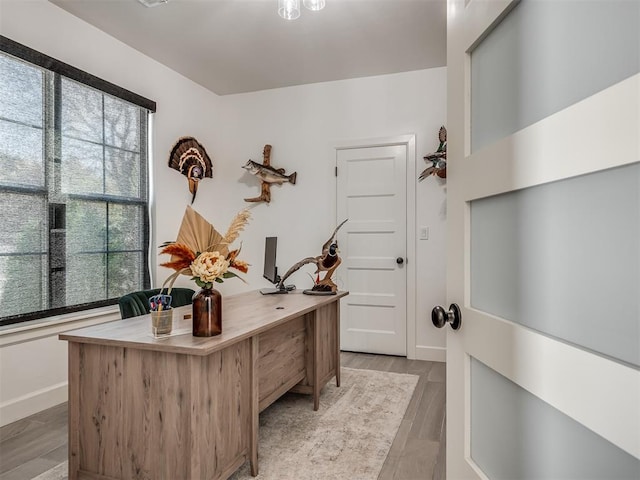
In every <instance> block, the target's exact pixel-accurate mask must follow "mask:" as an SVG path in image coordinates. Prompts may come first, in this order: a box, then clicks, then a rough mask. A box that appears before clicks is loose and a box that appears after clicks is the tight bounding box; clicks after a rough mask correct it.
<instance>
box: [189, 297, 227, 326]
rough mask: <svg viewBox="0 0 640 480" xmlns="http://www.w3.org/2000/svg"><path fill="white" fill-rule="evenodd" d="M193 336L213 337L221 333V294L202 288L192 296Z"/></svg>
mask: <svg viewBox="0 0 640 480" xmlns="http://www.w3.org/2000/svg"><path fill="white" fill-rule="evenodd" d="M192 311H193V336H194V337H213V336H215V335H220V334H221V333H222V295H221V294H220V292H219V291H218V290H216V289H215V288H203V289H202V290H200V291H199V292H196V294H195V295H194V296H193V303H192Z"/></svg>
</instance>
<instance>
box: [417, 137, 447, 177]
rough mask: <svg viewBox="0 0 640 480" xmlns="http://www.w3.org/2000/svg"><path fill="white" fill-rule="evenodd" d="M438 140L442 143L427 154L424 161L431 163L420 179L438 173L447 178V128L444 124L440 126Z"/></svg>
mask: <svg viewBox="0 0 640 480" xmlns="http://www.w3.org/2000/svg"><path fill="white" fill-rule="evenodd" d="M438 140H439V142H440V144H439V145H438V149H437V150H436V151H435V152H433V153H430V154H428V155H426V156H425V157H423V158H424V161H425V162H427V164H429V163H431V165H429V166H428V167H427V168H426V169H425V170H423V172H422V173H421V174H420V176H419V177H418V180H420V181H422V180H424V179H425V178H427V177H428V176H429V175H436V176H438V177H440V178H447V129H446V128H444V125H443V126H442V127H440V131H439V132H438Z"/></svg>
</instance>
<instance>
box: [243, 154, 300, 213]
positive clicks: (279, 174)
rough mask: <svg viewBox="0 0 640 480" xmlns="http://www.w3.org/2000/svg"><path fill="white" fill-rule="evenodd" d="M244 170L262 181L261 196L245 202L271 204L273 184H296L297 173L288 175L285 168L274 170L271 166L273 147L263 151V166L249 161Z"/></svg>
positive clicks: (246, 199) (247, 199)
mask: <svg viewBox="0 0 640 480" xmlns="http://www.w3.org/2000/svg"><path fill="white" fill-rule="evenodd" d="M242 168H244V169H245V170H247V171H248V172H249V173H250V174H252V175H255V176H256V177H258V178H259V179H260V180H261V181H262V185H261V192H260V196H259V197H253V198H245V199H244V201H245V202H267V203H269V202H270V201H271V184H272V183H277V184H278V185H282V184H283V183H285V182H289V183H290V184H291V185H295V184H296V176H297V172H293V173H292V174H291V175H286V174H285V169H284V168H273V167H272V166H271V145H265V146H264V149H263V150H262V164H259V163H258V162H254V161H253V160H249V161H248V162H247V163H246V164H245V165H244V166H243V167H242Z"/></svg>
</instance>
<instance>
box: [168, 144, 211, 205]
mask: <svg viewBox="0 0 640 480" xmlns="http://www.w3.org/2000/svg"><path fill="white" fill-rule="evenodd" d="M169 167H171V168H173V169H174V170H177V171H178V172H180V173H181V174H183V175H184V176H185V177H187V180H189V191H190V192H191V195H192V197H191V203H192V204H193V202H194V200H195V199H196V193H197V192H198V182H200V180H202V179H203V178H205V177H208V178H212V177H213V167H212V165H211V159H210V158H209V155H207V151H206V150H205V149H204V147H203V146H202V145H201V144H200V142H198V141H197V140H196V139H195V138H193V137H182V138H180V139H179V140H178V141H177V142H176V144H175V145H174V146H173V148H172V149H171V153H170V154H169Z"/></svg>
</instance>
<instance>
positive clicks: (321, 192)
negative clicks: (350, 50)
mask: <svg viewBox="0 0 640 480" xmlns="http://www.w3.org/2000/svg"><path fill="white" fill-rule="evenodd" d="M445 94H446V68H436V69H430V70H421V71H415V72H408V73H401V74H395V75H383V76H377V77H368V78H360V79H352V80H343V81H336V82H326V83H319V84H312V85H302V86H297V87H289V88H282V89H274V90H265V91H261V92H255V93H248V94H240V95H230V96H224V97H220V100H221V102H220V108H221V111H220V113H221V115H222V117H223V125H222V129H223V131H224V135H223V136H224V138H225V142H224V143H223V144H222V145H220V148H219V150H218V151H219V153H220V156H221V158H223V159H224V162H221V164H220V165H219V167H218V168H219V173H220V174H221V176H222V177H223V178H224V179H225V180H224V183H223V182H220V184H219V185H217V186H216V187H215V192H211V194H210V195H211V197H210V198H211V199H212V200H211V201H212V202H214V201H216V200H215V199H220V200H219V202H221V203H223V204H224V203H231V204H233V205H239V206H242V202H241V201H240V203H239V200H240V199H242V198H245V197H252V196H256V195H258V193H259V186H258V182H257V181H256V179H254V178H253V177H251V176H250V175H248V174H246V173H244V170H242V169H241V168H240V167H241V166H242V165H243V164H244V162H245V161H246V160H247V159H249V158H252V159H254V160H259V161H261V153H262V147H263V145H264V144H265V143H269V144H271V145H272V146H273V150H272V164H273V165H274V166H276V167H281V168H286V170H287V172H293V171H297V172H298V182H297V184H296V185H295V186H291V185H289V184H285V185H283V186H282V187H273V188H272V201H271V203H270V204H259V205H255V206H254V208H253V210H252V211H253V212H254V220H253V221H252V223H251V224H250V226H249V227H248V229H247V235H246V236H244V238H245V239H249V238H250V239H251V242H245V246H244V249H243V252H244V253H246V256H247V257H248V260H249V261H250V263H252V264H253V265H254V268H253V270H252V271H251V272H250V275H249V280H250V283H251V285H250V287H251V288H257V287H261V286H265V285H267V282H266V281H265V280H262V279H261V278H260V276H261V273H262V262H263V261H262V255H263V248H264V237H265V236H269V235H277V236H278V265H279V267H280V269H281V270H283V271H284V270H286V269H287V268H288V267H289V266H291V265H292V264H293V263H295V262H296V261H298V260H300V259H301V258H304V257H306V256H310V255H317V254H319V253H320V252H319V248H320V247H321V245H322V244H323V243H324V241H325V240H326V239H327V238H328V236H329V235H330V234H331V232H332V231H333V228H334V227H335V224H336V220H337V219H336V216H335V215H336V213H335V187H336V180H335V176H334V166H335V152H334V150H333V148H332V147H333V145H335V143H336V142H338V141H345V140H346V141H349V140H360V139H370V138H380V137H389V136H398V135H405V134H411V133H415V134H416V149H417V157H418V160H417V172H411V173H410V175H412V176H413V178H414V179H415V181H416V182H417V177H418V174H419V173H420V172H421V171H422V170H423V169H424V167H426V164H425V163H424V161H423V160H422V157H423V156H424V155H425V154H427V153H429V152H433V151H434V150H435V149H436V147H437V145H438V142H437V140H438V129H439V127H440V125H442V124H446V102H445V97H446V95H445ZM416 190H417V194H416V201H417V205H416V212H417V214H416V222H417V225H418V226H422V225H424V226H428V227H429V233H430V238H429V240H415V241H416V242H417V259H416V264H417V281H415V282H411V280H410V281H409V286H410V288H416V297H417V302H416V303H417V305H416V312H417V319H416V331H415V332H413V334H410V342H414V345H415V346H416V357H417V358H420V359H429V360H441V361H444V345H445V337H444V332H442V331H440V330H438V329H436V328H434V327H433V326H432V325H431V320H430V312H431V308H432V307H433V306H434V305H436V304H444V300H445V237H444V234H445V216H446V211H445V192H446V184H445V183H444V182H441V181H439V180H437V179H435V178H433V177H430V178H428V179H426V180H424V181H423V182H419V183H418V184H417V188H416ZM409 222H413V219H409ZM224 227H225V228H226V225H224ZM409 241H414V240H413V239H409ZM311 270H312V269H311ZM306 272H307V270H305V269H302V270H301V271H299V272H298V273H297V274H294V276H292V277H291V279H292V281H293V283H297V284H298V286H305V287H309V286H310V280H309V277H308V275H307V273H306ZM336 274H337V276H338V277H339V275H340V269H338V271H337V272H336ZM227 283H229V282H226V283H225V285H224V286H225V287H226V286H227ZM229 287H231V285H229ZM243 287H244V286H242V285H240V284H239V283H238V282H235V285H234V286H233V288H234V289H235V288H243ZM230 290H231V289H230Z"/></svg>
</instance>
